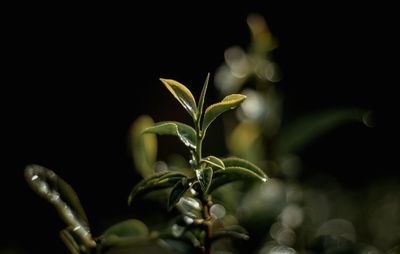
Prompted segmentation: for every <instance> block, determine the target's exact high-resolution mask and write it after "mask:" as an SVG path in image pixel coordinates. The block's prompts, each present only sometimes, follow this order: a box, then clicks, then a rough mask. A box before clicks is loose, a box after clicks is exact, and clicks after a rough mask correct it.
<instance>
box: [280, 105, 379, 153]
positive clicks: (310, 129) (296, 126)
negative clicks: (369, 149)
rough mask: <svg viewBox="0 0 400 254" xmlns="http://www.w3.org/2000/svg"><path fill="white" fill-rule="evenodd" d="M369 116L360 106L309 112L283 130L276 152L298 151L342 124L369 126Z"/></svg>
mask: <svg viewBox="0 0 400 254" xmlns="http://www.w3.org/2000/svg"><path fill="white" fill-rule="evenodd" d="M368 117H369V112H368V111H366V110H363V109H358V108H347V109H336V110H326V111H323V112H318V113H312V114H309V115H307V116H305V117H302V118H301V119H299V120H297V121H295V122H294V123H292V124H289V125H288V126H289V127H288V128H286V129H283V130H282V134H281V135H280V138H279V139H278V142H277V144H276V153H277V154H278V155H284V154H287V153H292V152H297V151H298V150H300V149H301V148H302V147H303V146H305V145H306V144H308V143H310V142H311V141H312V140H314V139H316V138H317V137H319V136H321V135H322V134H324V133H326V132H328V131H330V130H332V129H334V128H336V127H337V126H339V125H342V124H346V123H351V122H364V124H365V125H367V126H369V125H370V124H371V123H370V122H369V120H370V119H368Z"/></svg>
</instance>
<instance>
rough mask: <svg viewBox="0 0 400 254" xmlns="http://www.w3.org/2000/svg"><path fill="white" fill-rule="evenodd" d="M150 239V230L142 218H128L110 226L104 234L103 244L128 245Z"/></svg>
mask: <svg viewBox="0 0 400 254" xmlns="http://www.w3.org/2000/svg"><path fill="white" fill-rule="evenodd" d="M147 239H149V230H148V228H147V226H146V225H145V224H144V223H143V222H141V221H140V220H135V219H131V220H126V221H123V222H120V223H117V224H115V225H113V226H111V227H110V228H108V229H107V230H106V231H105V232H104V233H103V235H102V241H101V245H102V246H110V245H118V246H121V245H127V244H132V243H135V242H138V241H143V240H147Z"/></svg>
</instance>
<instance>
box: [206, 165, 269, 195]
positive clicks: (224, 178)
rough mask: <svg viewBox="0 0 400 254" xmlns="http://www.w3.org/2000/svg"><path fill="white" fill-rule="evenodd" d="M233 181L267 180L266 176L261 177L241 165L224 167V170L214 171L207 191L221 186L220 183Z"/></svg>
mask: <svg viewBox="0 0 400 254" xmlns="http://www.w3.org/2000/svg"><path fill="white" fill-rule="evenodd" d="M235 181H262V182H265V181H267V178H264V177H261V176H259V175H258V174H256V173H254V172H253V171H251V170H249V169H246V168H242V167H225V170H219V171H215V173H214V176H213V180H212V182H211V186H210V188H209V190H208V192H209V193H211V192H212V191H214V190H215V189H217V188H218V187H221V186H222V185H225V184H228V183H231V182H235Z"/></svg>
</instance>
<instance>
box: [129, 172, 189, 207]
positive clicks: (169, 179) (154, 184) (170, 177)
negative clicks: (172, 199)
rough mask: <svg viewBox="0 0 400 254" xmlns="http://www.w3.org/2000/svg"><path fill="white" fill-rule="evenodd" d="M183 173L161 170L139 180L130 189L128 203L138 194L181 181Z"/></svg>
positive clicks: (167, 186) (170, 185)
mask: <svg viewBox="0 0 400 254" xmlns="http://www.w3.org/2000/svg"><path fill="white" fill-rule="evenodd" d="M184 177H185V175H184V174H182V173H180V172H171V171H169V172H162V173H159V174H155V175H153V176H151V177H149V178H147V179H143V180H142V181H140V182H139V183H138V184H137V185H136V186H135V187H134V188H133V189H132V191H131V193H130V194H129V198H128V204H129V205H130V204H131V203H132V200H133V199H134V198H135V197H136V196H138V195H144V194H146V193H149V192H150V191H155V190H160V189H165V188H169V187H172V186H174V185H175V184H176V183H177V182H178V181H181V180H182V178H184Z"/></svg>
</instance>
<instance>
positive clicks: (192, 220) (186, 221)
mask: <svg viewBox="0 0 400 254" xmlns="http://www.w3.org/2000/svg"><path fill="white" fill-rule="evenodd" d="M183 220H184V221H185V223H186V224H188V225H190V224H192V223H193V222H194V219H193V218H191V217H189V216H184V217H183Z"/></svg>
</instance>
